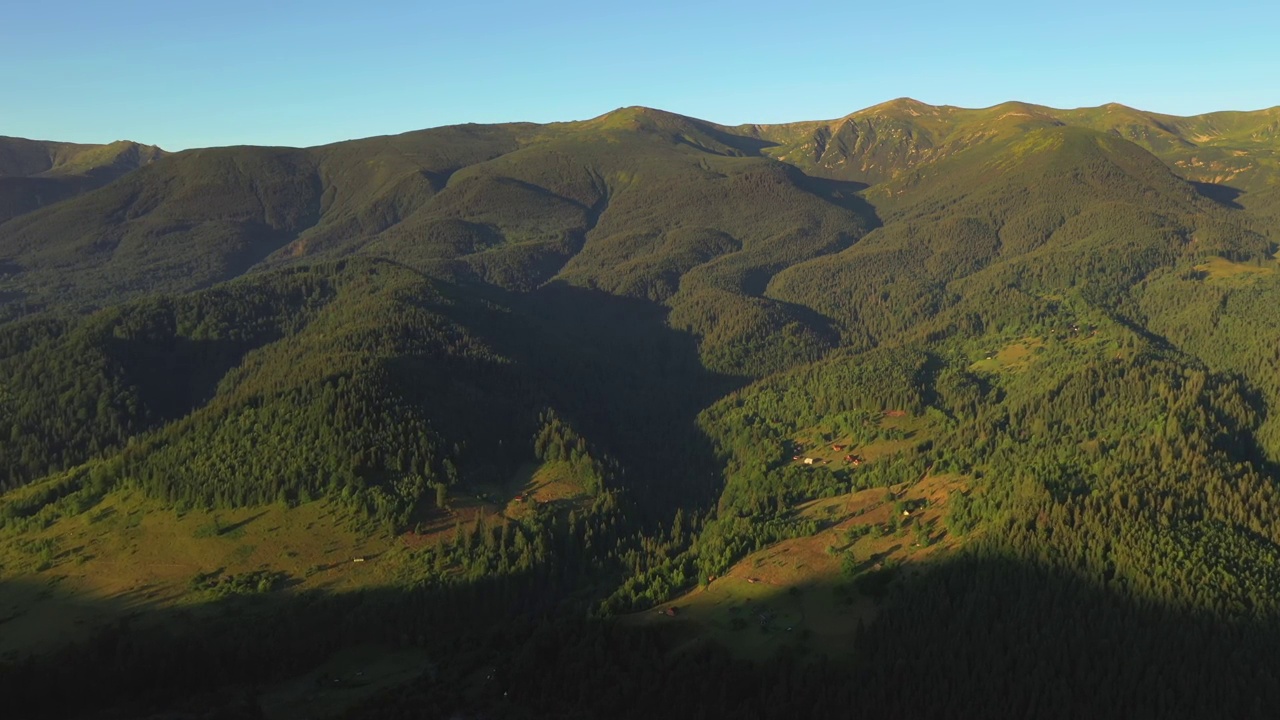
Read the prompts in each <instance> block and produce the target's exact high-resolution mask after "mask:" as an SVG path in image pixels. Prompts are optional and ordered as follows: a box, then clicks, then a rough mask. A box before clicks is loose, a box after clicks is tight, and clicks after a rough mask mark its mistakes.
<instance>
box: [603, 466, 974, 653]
mask: <svg viewBox="0 0 1280 720" xmlns="http://www.w3.org/2000/svg"><path fill="white" fill-rule="evenodd" d="M966 486H967V483H966V480H965V478H962V477H957V476H951V475H938V476H926V477H925V478H923V479H922V480H920V481H919V482H916V483H914V484H911V485H909V486H906V485H904V486H898V487H895V488H891V489H888V490H886V489H885V488H877V489H872V490H863V491H859V492H856V493H851V494H849V495H845V496H843V497H838V498H828V499H824V500H816V501H813V502H810V503H806V504H805V505H803V506H801V507H798V508H797V509H796V511H797V512H798V513H800V514H801V515H803V516H806V517H812V518H815V519H817V520H819V521H821V522H822V524H823V525H824V527H825V529H823V530H822V531H820V532H818V533H817V534H815V535H812V536H810V537H805V538H797V539H793V540H786V541H783V542H780V543H777V544H775V545H772V546H770V547H768V548H765V549H763V550H760V551H759V552H756V553H753V554H751V555H749V556H747V557H746V558H744V559H742V560H741V561H740V562H738V563H737V564H735V565H734V566H733V567H732V568H730V570H729V571H728V572H727V573H725V574H724V575H723V576H721V577H718V578H716V579H715V580H714V581H712V582H711V583H710V584H709V585H707V586H706V587H702V588H697V589H695V590H693V591H691V592H689V593H687V594H685V595H683V596H681V597H679V598H676V599H675V600H673V601H672V602H670V603H667V604H664V605H662V606H660V607H658V608H656V609H655V610H651V611H648V612H644V613H639V614H636V615H632V616H630V617H629V618H628V619H627V621H628V622H632V623H636V624H642V625H663V624H665V625H669V626H672V627H673V629H676V630H678V631H681V632H684V633H687V634H688V642H689V643H696V642H703V641H713V642H717V643H720V644H722V645H724V646H725V647H728V648H729V649H730V650H731V651H732V652H733V653H734V654H736V655H738V656H740V657H743V658H748V659H754V660H763V659H767V658H768V657H770V656H772V655H773V654H775V653H776V652H778V651H779V650H780V649H782V648H784V647H791V648H793V649H795V650H797V651H799V652H802V653H814V654H818V655H825V656H828V657H838V656H841V655H845V654H847V653H848V652H849V649H850V647H851V646H852V641H853V638H854V636H855V634H856V632H857V627H858V625H859V623H860V622H861V623H866V622H870V621H871V620H872V619H873V618H874V617H875V613H876V611H877V607H878V604H879V602H880V600H879V599H878V598H877V597H876V596H877V595H880V594H881V590H880V589H881V588H882V587H883V586H882V585H881V583H880V582H879V581H884V582H888V581H890V579H891V578H892V577H894V576H895V575H900V574H901V573H914V572H919V570H920V568H921V566H922V564H923V563H926V562H928V561H929V560H930V559H932V558H934V557H936V556H938V555H940V554H943V553H946V552H949V551H950V550H952V549H954V548H955V546H956V545H957V542H958V541H957V540H956V539H954V538H951V537H949V536H948V535H947V533H946V531H945V529H944V527H943V521H944V518H945V514H946V507H947V501H948V498H949V497H950V495H951V493H953V492H955V491H957V490H961V489H964V488H965V487H966ZM902 505H905V506H906V507H908V508H912V509H911V510H908V512H909V514H908V515H905V516H904V515H901V512H902V509H901V507H902ZM917 527H923V528H925V529H926V530H927V532H928V537H929V541H928V544H927V545H925V544H921V543H919V542H918V540H919V536H918V535H917V533H918V532H919V531H918V530H917V529H916V528H917ZM893 568H898V569H897V570H894V569H893ZM671 606H674V607H675V608H676V615H675V616H674V617H673V616H668V615H667V614H665V610H666V609H667V608H668V607H671Z"/></svg>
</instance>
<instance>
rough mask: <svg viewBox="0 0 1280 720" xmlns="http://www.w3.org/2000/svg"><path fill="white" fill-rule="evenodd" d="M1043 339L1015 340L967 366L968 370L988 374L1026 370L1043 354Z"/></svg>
mask: <svg viewBox="0 0 1280 720" xmlns="http://www.w3.org/2000/svg"><path fill="white" fill-rule="evenodd" d="M1044 347H1045V341H1044V339H1043V338H1038V337H1026V338H1022V339H1021V340H1016V341H1014V342H1012V343H1009V344H1008V345H1006V346H1004V347H1003V348H1001V349H999V350H997V351H995V352H993V353H988V354H987V356H986V357H985V358H983V359H981V360H979V361H977V362H975V363H973V364H972V365H970V366H969V369H970V370H977V371H980V372H990V373H1014V372H1021V371H1023V370H1026V369H1027V368H1028V367H1029V366H1030V365H1031V364H1032V363H1034V362H1035V361H1036V360H1037V359H1038V358H1039V356H1040V354H1041V353H1043V352H1044V351H1043V348H1044Z"/></svg>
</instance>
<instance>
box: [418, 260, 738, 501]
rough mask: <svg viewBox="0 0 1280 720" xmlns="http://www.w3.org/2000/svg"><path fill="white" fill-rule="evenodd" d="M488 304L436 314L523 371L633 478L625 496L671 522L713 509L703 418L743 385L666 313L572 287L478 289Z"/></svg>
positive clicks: (714, 474)
mask: <svg viewBox="0 0 1280 720" xmlns="http://www.w3.org/2000/svg"><path fill="white" fill-rule="evenodd" d="M466 292H467V293H468V294H470V293H471V292H475V293H476V294H477V295H478V297H479V298H481V299H483V300H484V301H485V302H466V303H459V304H457V305H455V306H452V307H446V308H438V310H439V311H440V312H443V313H445V314H446V315H449V316H450V317H451V319H453V320H454V321H455V322H458V323H459V324H461V325H463V326H464V327H467V328H468V329H469V330H470V331H472V332H474V333H475V334H476V335H478V336H479V337H480V338H481V339H482V340H484V342H485V343H486V344H488V345H489V346H490V347H492V348H494V349H495V350H497V351H498V352H499V353H501V354H502V355H503V356H505V357H508V358H511V359H513V360H515V361H516V364H517V366H519V367H523V368H524V369H525V370H526V371H527V374H528V375H530V376H531V377H532V379H533V382H534V384H535V385H536V390H535V391H534V392H536V393H537V395H538V397H537V398H528V400H535V401H536V402H539V403H542V404H544V405H546V406H550V407H555V408H557V409H558V410H560V411H562V412H563V414H565V415H567V417H568V419H569V421H570V422H571V423H572V424H573V425H574V427H576V428H577V429H578V431H579V432H580V433H581V434H582V435H583V436H584V437H586V438H587V440H588V441H590V442H592V443H596V444H598V445H600V446H603V447H604V448H605V449H606V450H607V451H608V452H609V453H610V454H611V455H613V456H614V457H616V458H617V459H618V460H619V461H620V462H621V463H622V465H623V467H624V468H625V470H626V480H625V483H626V484H625V488H626V490H628V491H629V492H631V493H633V494H634V495H635V496H636V497H637V498H638V499H640V500H642V501H644V502H642V504H643V505H645V506H646V507H648V508H649V509H652V510H654V511H655V512H658V511H661V512H660V514H663V515H665V517H666V518H668V519H669V517H670V514H671V512H673V511H674V508H675V507H677V506H680V505H687V504H690V503H692V504H695V505H701V506H706V505H708V504H709V503H711V502H714V500H715V498H716V495H717V493H718V490H719V482H720V477H719V463H718V462H717V460H716V458H715V455H714V452H713V449H712V447H711V445H710V442H709V441H708V440H707V438H706V436H705V435H704V434H703V433H702V432H701V430H700V429H699V428H698V427H697V424H696V420H697V416H698V413H699V412H701V411H702V410H703V409H704V408H706V407H707V406H708V405H710V404H711V403H713V402H714V401H715V400H717V399H718V398H720V397H723V396H724V395H725V394H727V393H728V392H730V391H732V390H733V389H735V388H737V387H740V386H741V385H742V384H743V383H744V380H743V379H742V378H736V377H730V376H725V375H720V374H716V373H712V372H710V371H708V370H706V368H704V367H703V365H702V361H701V358H700V355H699V352H698V344H697V340H696V338H694V336H693V335H691V334H689V333H687V332H682V331H678V330H674V329H672V328H671V327H669V326H668V325H667V323H666V315H667V312H668V310H667V308H665V307H663V306H661V305H658V304H655V303H652V302H648V301H645V300H637V299H632V298H626V297H620V296H617V295H611V294H609V293H605V292H602V291H598V290H592V289H588V288H581V287H576V286H571V285H567V284H564V283H552V284H550V285H547V286H544V287H542V288H540V289H538V290H536V291H533V292H529V293H508V292H504V291H501V290H496V289H492V288H473V289H468V290H467V291H466Z"/></svg>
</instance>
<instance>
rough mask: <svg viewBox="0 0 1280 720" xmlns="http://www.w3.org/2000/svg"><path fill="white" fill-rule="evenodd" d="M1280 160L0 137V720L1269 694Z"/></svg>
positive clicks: (960, 113)
mask: <svg viewBox="0 0 1280 720" xmlns="http://www.w3.org/2000/svg"><path fill="white" fill-rule="evenodd" d="M69 157H70V158H73V159H74V162H72V161H71V160H67V158H69ZM1277 158H1280V114H1278V112H1277V111H1276V110H1270V111H1259V112H1255V113H1214V114H1210V115H1203V116H1195V117H1173V116H1164V115H1157V114H1154V113H1146V112H1142V111H1138V110H1131V109H1129V108H1123V107H1121V106H1106V107H1103V108H1086V109H1079V110H1069V111H1062V110H1054V109H1051V108H1044V107H1039V106H1033V105H1026V104H1023V103H1007V104H1005V105H1000V106H996V107H993V108H987V109H983V110H961V109H958V108H951V107H934V106H929V105H924V104H922V103H917V102H915V101H911V100H900V101H894V102H891V103H886V104H884V105H879V106H876V107H873V108H868V109H866V110H862V111H859V112H856V113H853V114H852V115H849V116H847V117H845V118H841V119H839V120H835V121H824V122H808V123H794V124H788V125H746V126H738V127H729V126H722V125H716V124H713V123H709V122H704V121H701V120H697V119H693V118H688V117H683V116H679V115H674V114H671V113H666V112H662V111H658V110H651V109H647V108H625V109H621V110H617V111H614V112H612V113H608V114H606V115H603V116H601V117H598V118H595V119H592V120H588V121H582V122H572V123H556V124H550V125H534V124H519V123H517V124H508V125H462V126H454V127H444V128H436V129H431V130H423V131H418V132H412V133H406V134H403V135H396V136H390V137H383V138H372V139H369V140H354V141H348V142H343V143H337V144H333V145H326V146H320V147H313V148H306V149H294V148H270V147H233V148H215V149H205V150H190V151H184V152H178V153H164V152H163V151H160V150H158V149H156V148H147V147H144V146H136V145H132V144H115V145H112V146H102V147H101V148H89V147H88V146H68V145H65V144H56V143H43V144H42V143H39V142H36V141H26V140H17V139H12V138H0V438H4V439H5V442H2V443H0V491H2V492H0V698H3V700H0V704H2V706H3V707H4V708H5V709H6V712H5V716H6V717H15V718H32V719H35V718H64V717H75V718H135V717H147V718H151V717H154V718H295V717H333V718H346V719H349V720H363V719H366V718H368V719H372V718H435V717H442V718H443V717H467V718H472V717H475V718H479V717H502V718H531V719H532V718H599V717H611V718H650V717H690V718H720V717H735V718H773V717H787V718H794V717H847V716H860V715H863V714H865V715H868V716H875V717H903V718H918V717H1069V718H1078V717H1126V718H1132V717H1161V718H1170V717H1188V718H1204V717H1234V718H1243V717H1270V716H1272V715H1273V714H1274V712H1275V708H1276V707H1277V706H1280V650H1277V648H1280V522H1278V521H1277V518H1280V415H1276V414H1273V413H1274V412H1277V411H1280V410H1278V409H1280V319H1277V314H1276V308H1277V307H1280V271H1278V270H1280V264H1278V263H1277V259H1276V251H1277V248H1278V247H1280V245H1278V244H1277V243H1280V226H1277V224H1276V220H1275V218H1277V217H1280V193H1277V190H1276V188H1277V187H1278V186H1280V185H1278V184H1280V164H1278V162H1277ZM59 163H61V164H59ZM68 163H70V164H68ZM59 168H61V169H59ZM68 168H69V169H68Z"/></svg>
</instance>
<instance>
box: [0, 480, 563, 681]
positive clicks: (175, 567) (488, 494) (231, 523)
mask: <svg viewBox="0 0 1280 720" xmlns="http://www.w3.org/2000/svg"><path fill="white" fill-rule="evenodd" d="M41 489H42V488H41V487H40V486H39V484H37V485H32V486H28V487H25V488H22V489H20V490H17V491H14V492H13V493H11V494H9V495H8V496H6V497H4V498H0V502H13V501H15V500H18V499H22V498H25V497H27V496H29V495H33V494H35V493H38V492H40V491H41ZM520 495H524V496H525V497H526V501H524V502H519V501H517V500H516V498H517V496H520ZM535 500H536V501H537V502H540V503H550V504H552V505H553V506H554V507H562V508H566V509H567V508H570V507H574V506H576V505H578V504H579V503H581V502H584V501H586V500H587V495H586V493H585V492H583V490H582V488H581V484H580V483H579V482H578V481H577V479H576V478H575V477H574V476H573V474H572V472H571V470H570V467H569V466H568V464H566V463H549V464H545V465H529V466H526V467H524V468H522V469H521V471H520V472H518V473H517V474H516V476H515V477H513V478H512V480H511V482H510V483H508V484H507V485H505V486H503V487H500V488H488V489H486V490H482V491H481V492H479V493H470V494H466V495H463V494H461V493H459V494H456V495H455V496H454V497H451V498H450V501H449V502H450V510H449V512H446V513H437V514H435V515H433V516H432V517H430V518H429V519H428V520H427V521H425V522H423V523H421V524H419V526H418V528H416V529H415V530H412V531H410V532H407V533H404V534H402V535H399V536H397V535H393V534H392V533H390V532H387V531H385V530H377V529H371V528H372V526H370V525H369V524H368V523H367V522H363V521H362V520H361V518H357V517H356V516H355V515H354V514H353V513H352V512H351V511H350V510H347V509H345V508H343V507H341V506H339V505H336V504H333V503H329V502H325V501H317V502H312V503H306V504H303V505H300V506H297V507H287V506H285V505H282V504H277V505H268V506H259V507H254V508H241V509H236V510H221V511H204V510H190V511H186V512H175V511H174V510H172V509H168V508H166V507H165V506H164V505H163V504H161V503H159V502H157V501H154V500H151V499H149V498H146V497H144V496H142V495H141V494H139V493H136V492H131V491H119V492H113V493H109V494H108V495H106V496H105V497H104V498H102V499H101V501H99V502H97V503H96V504H94V505H93V507H90V508H88V509H87V510H84V511H83V512H79V513H77V514H69V515H68V516H65V517H61V518H59V519H56V520H53V521H52V522H51V523H50V524H48V525H47V526H44V527H40V526H39V525H37V526H36V527H34V528H30V529H15V528H13V527H10V528H7V529H4V530H0V657H5V656H6V655H8V656H13V655H15V654H21V653H26V652H29V651H35V652H43V651H47V650H51V649H54V648H56V647H59V646H61V645H64V644H65V643H67V642H69V641H73V640H76V639H78V638H81V637H84V636H85V635H87V634H88V633H89V632H91V631H92V630H93V629H95V628H98V627H101V626H103V625H105V624H109V623H111V622H114V621H115V620H117V619H119V618H121V617H125V616H139V617H143V618H144V620H145V613H146V611H147V610H152V609H161V608H173V607H182V608H189V609H191V610H193V611H198V610H199V608H200V606H201V605H202V604H204V603H206V602H207V601H209V600H211V599H212V598H211V594H210V591H209V590H202V589H200V588H199V587H197V586H196V584H195V583H194V582H193V581H194V580H195V579H196V578H197V576H202V575H207V574H210V573H213V574H216V575H217V576H230V577H233V578H234V577H237V576H240V577H245V576H248V575H249V574H251V573H259V572H270V573H277V574H279V575H278V576H277V577H282V581H281V582H278V583H275V588H276V589H275V590H273V591H278V592H295V591H303V590H317V589H324V590H331V591H344V590H351V589H356V588H367V587H386V586H393V585H396V584H399V583H402V582H403V581H404V580H405V578H407V577H411V576H412V575H413V574H414V568H413V565H412V563H413V558H412V550H413V549H414V548H417V547H420V546H422V545H426V544H430V543H434V542H438V541H439V540H440V538H442V537H445V536H449V535H452V532H453V529H454V527H455V526H456V525H457V524H458V523H462V524H464V525H467V524H470V523H471V522H472V521H473V520H474V519H475V517H476V516H478V515H483V516H485V517H486V518H487V519H488V520H489V521H491V522H500V521H502V520H503V519H513V518H517V517H519V515H520V514H522V513H523V512H525V511H526V510H527V508H529V507H531V506H532V505H531V503H532V502H533V501H535Z"/></svg>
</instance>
